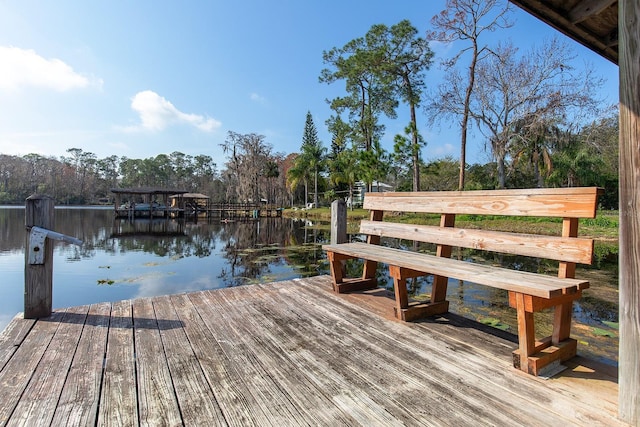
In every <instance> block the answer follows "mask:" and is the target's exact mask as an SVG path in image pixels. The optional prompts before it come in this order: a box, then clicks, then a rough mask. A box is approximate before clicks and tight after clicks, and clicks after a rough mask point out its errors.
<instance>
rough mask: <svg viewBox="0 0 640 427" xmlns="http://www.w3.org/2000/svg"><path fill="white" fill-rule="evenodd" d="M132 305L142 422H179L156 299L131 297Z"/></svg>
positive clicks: (150, 423) (150, 424) (148, 424)
mask: <svg viewBox="0 0 640 427" xmlns="http://www.w3.org/2000/svg"><path fill="white" fill-rule="evenodd" d="M132 308H133V328H134V340H135V355H136V356H135V359H136V365H135V366H136V374H137V384H138V416H139V417H140V425H141V426H150V427H154V426H164V425H169V426H172V425H179V424H181V423H182V416H181V414H180V408H179V406H178V401H177V399H176V394H175V390H174V385H173V380H172V378H171V372H170V371H169V367H168V366H167V355H166V354H165V351H164V347H163V345H162V338H161V337H160V331H159V330H158V320H157V319H156V314H155V311H154V309H153V303H152V301H151V299H150V298H141V299H137V300H133V301H132Z"/></svg>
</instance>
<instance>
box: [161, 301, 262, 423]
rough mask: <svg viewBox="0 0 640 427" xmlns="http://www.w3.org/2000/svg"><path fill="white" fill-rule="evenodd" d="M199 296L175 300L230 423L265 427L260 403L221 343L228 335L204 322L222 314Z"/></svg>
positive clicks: (218, 401)
mask: <svg viewBox="0 0 640 427" xmlns="http://www.w3.org/2000/svg"><path fill="white" fill-rule="evenodd" d="M196 295H197V296H196V298H194V300H193V301H192V300H191V298H190V296H189V295H187V294H182V295H174V296H172V297H171V299H172V301H173V304H174V307H175V308H176V311H177V313H178V316H179V317H180V320H181V321H182V322H184V327H185V332H186V333H187V336H188V337H189V340H190V341H191V343H192V347H193V350H194V353H195V355H196V357H197V358H198V360H199V361H200V365H201V367H202V371H203V374H204V375H205V377H206V378H207V381H208V382H209V384H210V385H211V387H212V389H213V393H214V394H215V397H216V401H217V403H218V405H219V406H220V407H221V409H222V411H223V413H224V415H225V419H226V421H227V423H228V424H229V425H230V426H238V427H241V426H259V425H265V423H266V421H267V418H266V415H265V413H264V412H263V411H262V409H261V405H260V404H259V403H260V402H257V401H255V400H254V399H253V396H252V394H251V391H250V389H249V385H248V384H247V382H246V381H245V379H244V377H243V376H242V375H241V374H240V373H239V369H238V366H237V364H236V362H235V361H234V358H233V355H227V354H226V353H225V352H224V349H223V348H222V346H221V345H220V343H219V342H218V340H220V341H224V340H228V336H227V334H224V335H216V334H214V333H213V331H211V330H210V329H209V327H208V325H207V323H206V322H205V320H204V319H205V318H208V317H212V316H218V313H216V312H214V311H213V309H212V308H211V307H210V306H209V305H208V300H207V298H206V297H207V294H201V293H198V294H196ZM194 296H195V295H194Z"/></svg>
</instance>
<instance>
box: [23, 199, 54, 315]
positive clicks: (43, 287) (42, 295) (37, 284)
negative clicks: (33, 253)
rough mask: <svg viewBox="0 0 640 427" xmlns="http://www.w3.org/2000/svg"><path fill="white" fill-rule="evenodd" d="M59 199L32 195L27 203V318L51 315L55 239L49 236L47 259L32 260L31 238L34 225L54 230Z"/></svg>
mask: <svg viewBox="0 0 640 427" xmlns="http://www.w3.org/2000/svg"><path fill="white" fill-rule="evenodd" d="M54 207H55V202H54V200H53V199H52V198H51V197H49V196H45V195H32V196H30V197H28V198H27V200H26V206H25V216H24V218H25V226H26V229H27V232H26V237H25V248H26V249H25V251H24V252H25V262H24V318H25V319H37V318H39V317H48V316H50V315H51V307H52V300H53V297H52V290H53V242H52V241H51V239H45V244H44V263H43V264H30V263H29V239H30V235H31V232H30V230H31V228H32V227H40V228H44V229H47V230H53V229H54V228H55V227H54V226H55V213H54Z"/></svg>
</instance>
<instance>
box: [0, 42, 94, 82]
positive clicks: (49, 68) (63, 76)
mask: <svg viewBox="0 0 640 427" xmlns="http://www.w3.org/2000/svg"><path fill="white" fill-rule="evenodd" d="M0 64H2V66H1V67H0V89H4V90H17V89H19V88H20V87H27V86H35V87H43V88H47V89H53V90H55V91H58V92H64V91H67V90H71V89H78V88H86V87H89V86H97V87H101V86H102V80H100V79H90V78H88V77H86V76H83V75H81V74H79V73H77V72H75V71H74V70H73V68H71V66H69V65H68V64H66V63H65V62H63V61H61V60H60V59H57V58H53V59H46V58H43V57H42V56H40V55H38V54H37V53H36V52H35V51H33V50H29V49H20V48H17V47H6V46H0Z"/></svg>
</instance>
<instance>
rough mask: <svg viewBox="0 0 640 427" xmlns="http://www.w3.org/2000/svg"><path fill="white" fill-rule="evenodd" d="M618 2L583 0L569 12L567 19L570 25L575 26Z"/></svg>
mask: <svg viewBox="0 0 640 427" xmlns="http://www.w3.org/2000/svg"><path fill="white" fill-rule="evenodd" d="M617 1H618V0H583V1H581V2H578V4H576V6H575V7H574V8H573V9H571V10H570V11H569V14H568V18H569V21H571V23H572V24H577V23H578V22H582V21H584V20H585V19H587V18H589V17H591V16H593V15H597V14H599V13H600V12H602V11H603V10H605V9H606V8H608V7H609V6H611V5H612V4H614V3H615V2H617Z"/></svg>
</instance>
